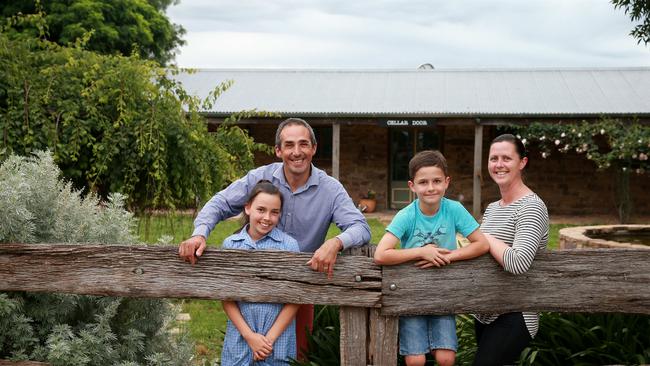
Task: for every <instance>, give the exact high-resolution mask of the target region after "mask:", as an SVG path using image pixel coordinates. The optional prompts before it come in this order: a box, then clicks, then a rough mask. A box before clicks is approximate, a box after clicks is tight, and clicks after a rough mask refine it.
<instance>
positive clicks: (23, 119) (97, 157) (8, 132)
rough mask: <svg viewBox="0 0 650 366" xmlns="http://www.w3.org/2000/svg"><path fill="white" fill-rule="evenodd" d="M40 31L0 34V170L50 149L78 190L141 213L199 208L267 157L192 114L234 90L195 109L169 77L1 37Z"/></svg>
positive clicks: (227, 129)
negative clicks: (122, 199) (117, 197)
mask: <svg viewBox="0 0 650 366" xmlns="http://www.w3.org/2000/svg"><path fill="white" fill-rule="evenodd" d="M43 21H44V20H43V18H42V17H40V16H38V15H36V16H31V17H14V18H11V19H9V20H8V21H7V24H6V25H5V26H4V27H3V32H2V33H1V34H0V134H1V137H0V138H1V140H0V141H1V142H0V161H1V160H2V159H3V158H5V157H6V156H8V155H9V154H11V153H16V154H20V155H26V154H30V153H31V152H32V151H36V150H45V149H49V150H50V151H52V154H53V156H54V159H55V161H56V162H57V163H58V164H59V166H60V167H61V169H62V170H63V174H64V176H65V177H66V178H68V179H70V180H71V181H72V182H73V185H74V186H75V187H76V188H81V187H88V188H89V189H90V190H91V191H93V192H96V193H97V194H98V195H100V196H101V197H106V196H107V194H108V192H120V193H123V194H125V195H126V196H127V197H128V198H127V204H128V205H129V206H130V207H132V208H135V209H140V210H143V209H146V208H159V207H163V208H170V207H172V208H173V207H176V206H194V205H197V203H198V202H200V201H205V200H206V199H207V198H209V197H210V196H211V195H212V194H213V193H214V192H215V191H217V190H219V189H220V188H222V187H223V186H224V184H226V183H228V182H230V181H233V180H235V179H236V178H238V177H239V176H241V175H242V174H243V173H244V172H245V171H246V170H248V169H250V168H252V167H253V152H254V151H270V148H269V147H268V146H266V145H262V144H257V143H254V142H253V140H252V138H250V137H249V136H248V134H247V133H246V132H245V131H243V130H241V129H240V128H239V127H237V126H234V125H233V124H232V123H225V124H221V125H220V126H219V128H218V131H217V133H216V134H209V133H208V132H207V124H206V123H205V119H204V118H203V117H202V116H201V115H200V114H199V110H200V109H209V108H210V107H211V106H212V103H214V101H215V100H216V98H218V97H219V95H220V94H221V93H222V92H224V91H225V90H226V89H227V88H228V87H229V86H230V85H231V84H232V82H224V83H222V84H220V85H218V86H217V87H216V88H215V89H214V91H213V92H212V93H211V96H210V97H209V98H208V99H206V100H199V99H197V98H196V97H193V96H190V95H189V94H188V93H187V92H186V91H185V90H184V89H183V88H182V85H180V84H179V83H178V82H177V81H175V80H174V79H173V75H174V74H176V73H178V72H180V70H177V69H175V68H170V69H168V70H165V69H162V68H160V67H158V66H157V65H156V64H155V63H153V62H151V61H144V60H141V59H139V58H138V57H137V56H132V57H123V56H105V55H100V54H97V53H95V52H90V51H85V50H83V49H82V46H81V44H77V45H76V46H74V47H62V46H59V45H56V44H54V43H52V42H49V41H46V40H43V39H41V38H35V37H29V36H27V35H26V34H22V35H21V36H20V37H11V36H10V35H9V32H8V31H9V30H11V29H14V28H15V27H20V26H22V25H23V24H31V26H32V27H33V28H35V29H41V31H43V30H42V29H44V27H45V25H44V24H43ZM187 72H190V71H187ZM259 114H260V113H258V112H256V111H248V112H243V113H241V114H239V115H235V116H234V117H233V118H232V120H237V118H242V117H241V116H244V117H245V116H250V115H259Z"/></svg>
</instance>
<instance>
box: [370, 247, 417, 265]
mask: <svg viewBox="0 0 650 366" xmlns="http://www.w3.org/2000/svg"><path fill="white" fill-rule="evenodd" d="M421 251H422V250H421V248H409V249H388V250H385V251H383V253H382V254H381V256H375V261H376V262H377V264H380V265H388V266H390V265H395V264H402V263H406V262H410V261H414V260H418V259H422V254H421Z"/></svg>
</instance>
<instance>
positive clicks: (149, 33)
mask: <svg viewBox="0 0 650 366" xmlns="http://www.w3.org/2000/svg"><path fill="white" fill-rule="evenodd" d="M174 2H175V1H174V0H149V1H146V0H111V1H103V0H48V1H43V2H42V3H40V2H39V1H38V0H13V1H4V2H2V3H0V15H2V16H3V17H11V16H14V15H17V14H18V13H22V14H32V13H37V12H38V11H40V10H42V11H43V12H44V13H45V14H46V15H45V20H46V23H47V28H48V32H47V34H46V38H47V39H48V40H50V41H52V42H56V43H58V44H60V45H64V46H65V45H71V44H74V42H75V41H76V40H77V39H80V38H83V37H84V35H85V34H86V33H89V32H91V33H92V35H91V37H90V39H89V40H88V41H87V43H86V49H88V50H91V51H96V52H99V53H102V54H121V55H124V56H128V55H130V54H131V53H132V52H135V53H137V54H139V55H140V57H141V58H145V59H151V60H155V61H158V62H159V63H161V64H162V65H164V64H166V63H167V62H169V61H170V60H172V59H173V58H174V50H175V49H176V48H177V47H179V46H182V45H183V44H184V43H185V42H184V41H183V40H182V39H181V36H182V35H183V34H184V33H185V30H184V29H183V27H181V26H180V25H177V24H173V23H171V22H170V21H169V19H168V18H167V17H166V15H165V11H166V9H167V7H169V5H172V4H173V3H174ZM41 4H42V5H41Z"/></svg>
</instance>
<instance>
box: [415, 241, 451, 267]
mask: <svg viewBox="0 0 650 366" xmlns="http://www.w3.org/2000/svg"><path fill="white" fill-rule="evenodd" d="M450 253H451V251H450V250H448V249H444V248H438V247H436V246H435V245H433V244H427V245H424V246H422V247H420V258H421V259H422V260H420V261H417V262H415V265H416V266H418V267H420V268H429V267H433V266H436V267H440V266H444V265H447V264H449V263H451V261H450V260H449V257H448V255H449V254H450Z"/></svg>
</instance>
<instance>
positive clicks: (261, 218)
mask: <svg viewBox="0 0 650 366" xmlns="http://www.w3.org/2000/svg"><path fill="white" fill-rule="evenodd" d="M281 209H282V201H281V200H280V196H279V195H276V194H268V193H264V192H260V193H258V194H257V196H255V198H254V199H253V201H252V202H250V203H247V204H246V205H245V206H244V211H245V212H246V215H248V216H249V218H250V225H249V227H248V235H250V237H251V238H252V239H253V240H255V241H257V240H260V239H261V238H263V237H264V236H265V235H267V234H268V233H269V232H271V230H273V228H274V227H275V226H276V225H277V224H278V221H279V220H280V211H281Z"/></svg>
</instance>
